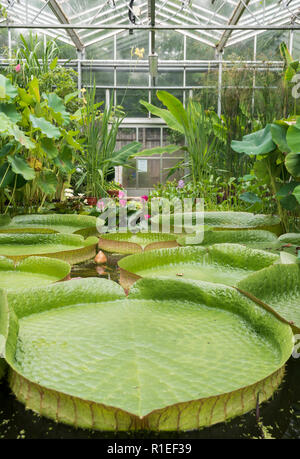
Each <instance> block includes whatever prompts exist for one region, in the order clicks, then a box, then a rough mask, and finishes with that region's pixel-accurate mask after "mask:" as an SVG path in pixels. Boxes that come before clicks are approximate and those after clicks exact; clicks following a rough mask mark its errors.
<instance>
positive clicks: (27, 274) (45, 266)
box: [0, 256, 71, 291]
mask: <svg viewBox="0 0 300 459" xmlns="http://www.w3.org/2000/svg"><path fill="white" fill-rule="evenodd" d="M70 271H71V266H70V265H69V263H66V262H65V261H62V260H57V259H55V258H46V257H28V258H26V259H24V260H22V261H20V262H19V263H17V264H15V263H14V261H13V260H11V259H10V258H6V257H3V256H0V288H4V289H5V290H11V291H16V290H20V289H24V288H30V287H36V286H44V285H48V284H51V283H53V282H58V281H60V280H63V279H65V278H66V277H67V276H68V275H69V274H70Z"/></svg>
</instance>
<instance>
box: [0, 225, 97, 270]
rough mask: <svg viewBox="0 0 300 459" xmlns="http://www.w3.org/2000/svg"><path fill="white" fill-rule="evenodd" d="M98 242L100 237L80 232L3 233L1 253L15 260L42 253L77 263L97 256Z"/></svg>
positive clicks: (0, 244)
mask: <svg viewBox="0 0 300 459" xmlns="http://www.w3.org/2000/svg"><path fill="white" fill-rule="evenodd" d="M97 243H98V238H96V237H89V238H87V239H84V237H83V236H81V235H79V234H59V233H55V234H39V233H33V234H30V233H1V234H0V255H2V256H5V257H8V258H11V259H12V260H15V261H19V260H22V259H24V258H27V257H30V256H33V255H42V256H43V257H50V258H59V259H61V260H64V261H67V262H69V263H71V264H75V263H79V262H81V261H85V260H89V259H90V258H92V257H93V256H95V254H96V244H97Z"/></svg>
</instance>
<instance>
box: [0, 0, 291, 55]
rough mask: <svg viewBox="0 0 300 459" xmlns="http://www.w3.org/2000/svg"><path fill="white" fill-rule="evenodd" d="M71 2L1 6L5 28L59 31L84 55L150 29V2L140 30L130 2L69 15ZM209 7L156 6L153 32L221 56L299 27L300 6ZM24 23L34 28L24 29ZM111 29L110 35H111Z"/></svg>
mask: <svg viewBox="0 0 300 459" xmlns="http://www.w3.org/2000/svg"><path fill="white" fill-rule="evenodd" d="M67 2H70V5H72V0H36V1H35V2H29V1H28V0H19V1H18V2H13V3H12V4H11V6H9V3H11V2H9V1H8V0H2V3H3V5H4V6H7V7H8V10H9V12H10V14H9V17H10V19H11V21H9V22H7V25H8V26H10V27H11V28H14V26H16V28H21V26H23V28H26V27H28V28H35V29H38V30H41V31H43V33H44V34H48V35H49V36H57V35H58V33H57V30H58V26H59V25H61V26H62V27H61V28H60V32H59V39H61V40H63V41H64V42H66V43H68V44H71V45H73V46H74V47H75V48H76V49H78V50H80V51H82V50H83V49H84V48H85V47H87V46H91V45H93V44H95V43H97V42H101V41H103V40H106V39H107V38H109V37H112V36H114V35H119V34H120V33H122V32H123V31H124V30H130V29H136V30H148V29H149V22H148V16H147V14H146V12H147V5H148V0H144V1H143V2H142V5H141V8H142V11H143V13H144V18H145V19H143V20H142V21H140V24H141V25H137V26H135V25H133V24H132V25H131V24H130V23H129V21H128V14H127V13H128V0H115V3H116V4H115V7H114V8H113V9H111V8H109V7H108V6H107V4H108V0H102V3H101V1H100V0H99V3H100V4H98V5H94V6H92V7H90V8H85V9H84V10H82V11H78V12H75V11H74V8H75V6H74V7H73V10H72V8H70V10H71V14H69V15H67V14H66V13H65V11H64V4H66V3H67ZM30 3H31V4H30ZM33 3H34V4H33ZM207 3H208V2H207V1H205V2H203V3H202V2H201V0H194V1H193V3H192V4H191V3H189V2H185V4H184V5H185V6H184V8H183V6H182V2H180V1H179V0H169V1H167V2H166V1H165V0H156V11H157V16H156V27H155V30H169V29H171V30H175V31H176V32H178V33H180V34H183V35H185V36H187V37H190V38H192V39H194V40H197V41H199V42H201V43H204V44H205V45H207V46H210V47H213V48H215V49H216V50H217V51H218V52H222V51H223V50H224V48H226V47H230V46H233V45H237V44H238V43H240V42H243V41H245V40H248V39H250V38H252V37H254V36H255V35H258V34H261V33H263V32H264V31H266V30H268V29H272V30H277V29H276V28H275V27H276V26H277V28H278V30H280V29H281V28H282V30H283V29H285V28H286V29H293V27H292V26H293V24H291V21H295V24H294V25H295V27H294V28H295V29H297V26H298V24H300V0H291V1H290V3H289V5H288V6H287V4H285V3H283V2H278V0H274V1H273V2H272V3H271V4H269V2H268V4H266V0H214V1H213V0H210V6H209V5H208V4H207ZM37 4H39V6H40V7H37ZM87 4H88V1H86V2H83V7H84V6H86V5H87ZM77 5H78V4H76V6H77ZM224 11H225V12H224ZM229 12H230V15H229V17H228V13H229ZM226 14H227V15H226ZM23 18H26V22H28V21H29V22H30V21H31V23H30V24H28V23H26V24H23V23H22V20H23ZM32 22H33V23H34V24H32ZM4 23H5V20H2V21H1V20H0V27H1V28H3V26H4ZM33 25H34V27H33ZM63 26H65V27H63ZM93 26H94V28H93ZM101 26H102V27H101ZM230 26H232V27H230ZM234 26H235V27H234ZM272 26H273V27H272ZM283 26H286V27H283ZM47 28H48V30H47ZM222 28H223V29H222ZM247 28H248V29H247ZM108 29H111V30H110V31H109V32H108ZM152 30H154V29H152Z"/></svg>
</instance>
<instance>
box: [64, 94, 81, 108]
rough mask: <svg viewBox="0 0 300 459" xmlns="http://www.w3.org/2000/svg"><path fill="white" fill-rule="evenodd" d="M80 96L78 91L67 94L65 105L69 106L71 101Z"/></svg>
mask: <svg viewBox="0 0 300 459" xmlns="http://www.w3.org/2000/svg"><path fill="white" fill-rule="evenodd" d="M78 96H79V92H78V91H75V92H71V93H70V94H67V95H66V96H65V97H64V103H65V105H67V104H68V103H69V102H71V100H73V99H75V98H76V97H78Z"/></svg>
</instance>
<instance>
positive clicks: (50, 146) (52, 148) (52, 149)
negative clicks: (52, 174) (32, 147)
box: [41, 137, 58, 159]
mask: <svg viewBox="0 0 300 459" xmlns="http://www.w3.org/2000/svg"><path fill="white" fill-rule="evenodd" d="M41 147H42V149H43V150H44V152H45V153H46V154H47V156H48V157H49V158H50V159H53V158H56V156H57V155H58V150H57V148H56V145H55V143H54V141H53V140H52V139H48V137H46V138H43V139H41Z"/></svg>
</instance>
